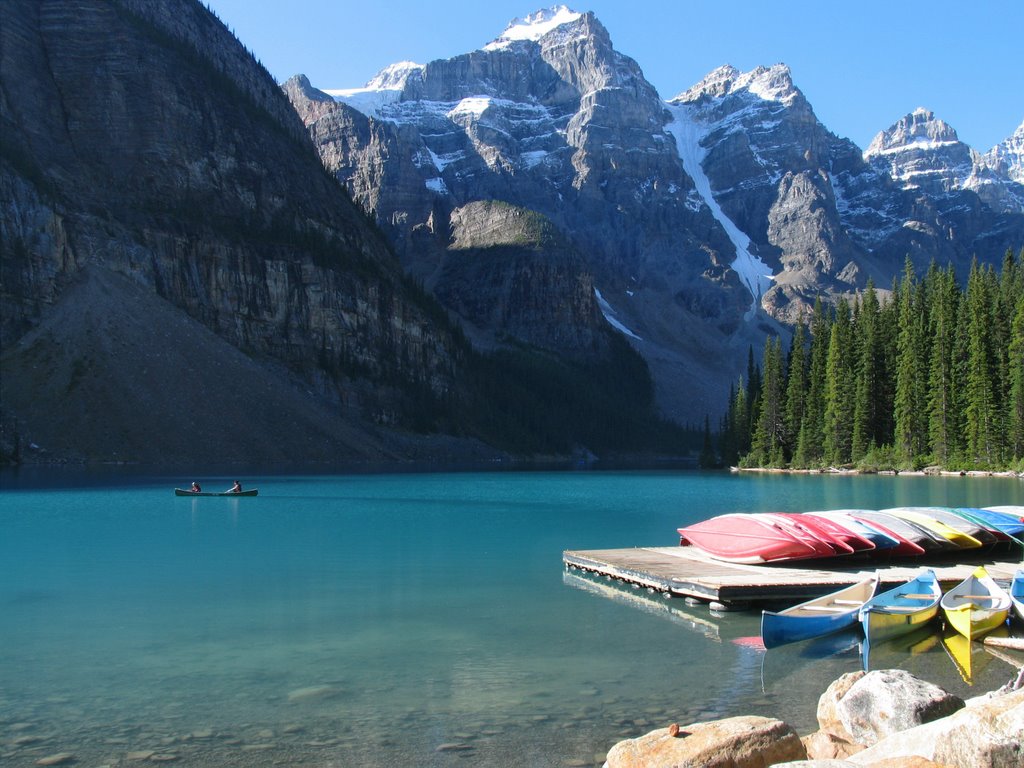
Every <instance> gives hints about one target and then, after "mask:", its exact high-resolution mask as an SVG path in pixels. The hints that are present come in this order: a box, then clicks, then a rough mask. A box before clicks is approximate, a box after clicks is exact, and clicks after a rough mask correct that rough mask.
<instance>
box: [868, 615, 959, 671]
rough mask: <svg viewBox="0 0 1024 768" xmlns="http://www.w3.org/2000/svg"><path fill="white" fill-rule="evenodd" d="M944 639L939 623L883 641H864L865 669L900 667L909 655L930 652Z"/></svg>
mask: <svg viewBox="0 0 1024 768" xmlns="http://www.w3.org/2000/svg"><path fill="white" fill-rule="evenodd" d="M941 641H942V630H941V628H939V626H938V624H927V625H925V626H922V627H919V628H917V629H915V630H913V631H911V632H908V633H907V634H905V635H896V636H895V637H890V638H888V639H886V640H882V641H881V642H874V643H872V642H868V641H865V642H864V646H865V647H864V670H865V671H868V670H871V669H891V668H894V667H899V666H900V665H901V664H902V663H903V662H904V661H905V660H906V657H907V656H919V655H921V654H924V653H928V652H929V651H931V650H932V649H933V648H935V646H937V645H938V644H939V643H940V642H941Z"/></svg>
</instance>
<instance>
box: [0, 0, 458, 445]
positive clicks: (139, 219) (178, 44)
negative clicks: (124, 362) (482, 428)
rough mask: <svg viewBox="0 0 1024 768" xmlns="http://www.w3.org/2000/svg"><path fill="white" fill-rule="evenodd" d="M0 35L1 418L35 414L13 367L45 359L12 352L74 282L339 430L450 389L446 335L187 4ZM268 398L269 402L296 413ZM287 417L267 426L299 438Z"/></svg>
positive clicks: (6, 26) (66, 17) (241, 436)
mask: <svg viewBox="0 0 1024 768" xmlns="http://www.w3.org/2000/svg"><path fill="white" fill-rule="evenodd" d="M0 35H2V41H0V43H2V44H0V56H2V61H0V64H2V68H0V71H2V80H3V93H4V96H3V99H2V100H0V120H2V132H3V154H2V156H0V164H2V165H0V171H2V172H0V243H2V248H3V252H2V260H0V262H2V286H3V287H2V291H3V300H2V301H0V344H2V347H3V352H4V361H3V369H4V377H3V388H4V389H3V407H4V409H5V411H13V412H14V413H16V414H17V413H20V412H22V411H24V410H28V409H31V408H33V407H36V405H35V404H33V402H32V397H33V395H32V394H31V387H29V384H30V383H31V381H32V372H31V370H29V369H26V368H23V367H22V366H21V363H22V362H25V361H28V360H30V359H36V358H39V357H40V355H42V354H44V350H43V349H42V347H39V348H37V349H35V350H33V348H32V345H33V344H44V337H46V336H47V334H43V335H39V334H37V335H35V336H32V337H29V338H26V333H28V332H29V331H30V330H31V329H33V328H35V327H38V326H39V324H40V323H43V322H45V321H47V318H50V321H49V325H48V328H49V330H48V332H47V333H48V337H49V338H70V336H72V335H74V333H75V329H74V328H73V327H72V326H71V325H68V326H67V327H65V329H64V330H63V331H62V330H60V329H56V328H55V327H54V325H53V323H55V322H56V319H57V318H58V317H61V318H64V320H63V322H65V323H67V324H73V323H75V321H76V318H75V317H74V316H73V314H72V313H69V312H61V311H60V305H61V303H62V302H63V301H64V300H65V298H66V297H68V296H70V295H71V294H69V287H70V286H73V285H76V284H78V283H79V282H80V276H81V275H83V274H84V273H85V272H86V271H90V272H91V274H93V275H94V276H95V275H98V274H100V273H101V272H104V271H106V272H111V273H117V274H120V275H123V276H125V278H127V280H128V281H129V283H130V284H131V286H133V287H131V288H127V289H125V290H126V291H127V293H126V294H125V295H129V294H131V295H134V293H133V292H139V291H141V292H142V294H146V293H147V292H148V294H149V295H151V296H152V297H153V299H154V301H158V302H159V303H160V304H161V305H162V306H166V307H169V308H176V309H177V310H178V311H184V312H185V313H186V314H187V315H188V316H189V317H191V318H192V319H193V320H194V321H197V322H198V323H199V324H200V325H201V326H204V327H205V328H207V329H209V330H210V331H212V335H211V336H210V337H209V339H208V341H209V345H208V346H207V347H206V348H205V349H204V350H203V352H202V354H199V355H197V356H198V357H200V358H204V359H205V357H206V356H207V355H206V352H207V351H209V352H211V353H212V352H213V350H214V349H216V348H217V344H220V343H224V344H226V345H228V346H229V347H231V348H233V349H235V350H239V351H241V352H242V353H244V355H246V356H248V357H250V358H253V359H258V360H260V361H263V362H265V363H269V364H271V365H272V366H273V365H276V366H278V367H279V369H280V371H281V373H282V374H283V375H282V376H280V377H277V376H271V377H269V378H270V379H274V380H275V381H278V380H280V381H282V382H283V381H287V380H288V379H289V377H294V379H295V380H294V381H293V382H292V383H290V384H288V386H289V387H295V388H297V389H298V391H306V392H309V391H312V392H313V393H314V394H315V396H316V397H317V398H320V399H321V401H322V402H321V406H319V407H323V408H326V409H327V410H328V411H330V410H332V409H333V410H334V411H335V413H337V414H339V416H340V417H341V418H343V419H344V418H352V419H356V420H358V421H362V422H365V423H366V424H372V423H373V422H394V421H401V419H402V417H403V414H404V413H407V412H408V407H409V406H408V405H407V404H406V403H405V399H406V393H407V392H410V391H426V392H431V393H433V394H434V395H435V396H438V397H443V396H445V395H446V393H447V392H449V391H450V390H451V388H452V386H453V382H454V378H455V370H456V367H457V365H458V357H459V355H460V354H462V352H460V348H459V347H458V345H457V344H456V343H455V342H454V341H453V338H452V335H451V330H450V326H449V325H448V324H447V323H445V322H438V315H439V314H440V313H439V312H438V310H437V307H436V305H435V304H434V302H433V301H429V300H426V299H425V298H424V297H422V296H421V295H420V294H419V292H417V291H416V290H413V289H411V287H410V285H409V284H408V283H407V281H406V280H405V279H404V277H403V275H402V273H401V268H400V266H399V264H398V263H397V262H396V260H395V259H394V257H393V256H392V254H391V253H390V252H389V248H388V246H387V245H386V244H385V243H384V242H383V241H382V240H381V239H380V237H379V235H378V234H377V233H376V232H375V231H374V230H373V228H372V227H370V226H369V225H368V223H367V222H366V220H365V217H364V215H363V214H362V212H361V211H360V210H359V209H358V208H357V207H356V206H354V205H353V204H352V203H351V201H350V200H349V199H348V197H347V196H346V194H345V193H344V191H343V190H342V189H340V188H339V187H338V185H337V183H336V181H335V180H334V179H333V178H331V177H330V176H329V175H327V174H325V173H324V172H323V168H322V165H321V163H320V159H319V157H318V156H317V154H316V152H315V150H314V149H313V148H312V147H311V146H310V143H309V140H308V136H307V135H306V133H305V131H304V128H303V126H302V124H301V122H300V121H299V120H298V118H297V117H296V115H295V113H294V110H292V109H291V108H290V106H289V103H288V101H287V99H286V98H285V97H284V96H283V94H282V93H281V91H280V89H279V88H278V87H277V85H276V83H274V81H273V79H272V78H271V77H270V76H269V74H268V73H267V72H266V71H265V70H264V69H263V68H262V67H260V66H259V65H258V64H257V63H256V62H255V60H254V59H253V57H252V56H251V55H250V54H248V53H247V52H246V51H245V50H244V49H243V48H242V47H241V46H240V45H239V43H238V42H237V40H235V39H234V38H233V37H232V36H231V34H230V33H229V32H228V31H227V29H225V28H224V26H223V25H222V24H220V22H218V21H217V20H216V19H215V18H214V17H213V16H212V15H211V14H210V13H209V12H208V11H207V10H206V9H205V8H203V7H202V6H201V5H200V4H198V3H191V2H174V1H172V0H158V1H157V2H148V0H147V2H142V1H141V0H119V2H113V3H111V2H100V1H99V0H83V1H82V2H75V3H68V2H59V1H57V0H44V1H42V2H32V1H30V0H15V1H14V2H10V3H7V4H5V7H4V23H3V25H2V29H0ZM140 62H144V65H140ZM94 268H95V269H94ZM81 279H84V278H81ZM86 282H88V281H86ZM107 284H109V285H117V286H119V287H118V289H117V290H118V291H120V290H121V289H122V287H123V285H122V283H121V282H119V281H107ZM155 314H160V313H155ZM160 316H161V317H162V316H163V315H162V314H160ZM152 319H153V318H152V317H145V318H139V322H140V324H143V325H144V324H149V323H150V322H151V321H152ZM150 330H152V331H153V332H154V334H155V335H154V336H153V338H154V339H159V338H160V329H159V328H151V329H150ZM118 332H119V329H117V328H115V329H114V330H113V331H112V333H113V334H115V336H116V334H117V333H118ZM195 338H196V339H197V342H196V343H203V344H207V340H206V338H205V337H201V336H198V335H197V336H196V337H195ZM80 341H82V342H83V343H85V342H86V340H85V339H84V338H82V339H80ZM107 341H109V342H110V343H112V344H113V345H114V346H116V344H117V341H116V338H111V339H108V340H107ZM15 342H18V347H17V349H16V350H15V349H14V344H15ZM96 343H97V344H99V342H98V341H97V342H96ZM154 343H157V344H159V343H160V342H159V341H154ZM101 352H102V350H101V349H100V348H99V346H97V347H95V348H94V349H90V348H83V349H80V350H77V351H76V353H78V354H79V356H80V357H82V358H83V359H88V358H89V356H90V354H91V353H95V354H96V355H99V354H100V353H101ZM65 362H66V363H68V364H69V365H70V364H71V363H72V362H73V361H71V360H70V359H69V360H66V361H65ZM82 365H86V363H82ZM78 371H79V374H80V375H82V376H84V375H85V372H86V368H83V367H79V369H78ZM268 381H269V379H268ZM234 390H235V393H236V397H238V396H241V397H243V398H255V399H252V400H247V402H257V401H258V399H259V398H260V397H262V394H265V393H261V394H257V393H251V392H248V391H247V390H246V389H245V388H244V387H243V388H242V389H241V390H240V389H239V386H238V382H236V383H235V385H234ZM82 391H83V390H80V389H76V388H71V389H70V390H68V391H66V392H62V393H60V394H61V395H62V396H64V397H70V398H72V401H70V402H64V401H61V405H62V407H63V410H64V415H65V417H67V419H71V421H67V420H65V422H64V423H62V424H61V425H57V424H50V425H49V426H48V427H47V428H46V430H45V431H46V432H47V433H48V434H51V433H59V432H60V431H61V430H62V429H63V430H71V431H72V432H73V433H77V434H83V433H85V432H86V431H87V429H88V425H87V423H86V421H85V420H79V421H78V422H74V420H73V419H72V415H73V414H75V413H81V414H85V413H86V412H87V411H89V410H90V409H92V410H96V409H97V408H98V404H96V403H93V404H92V405H89V404H86V403H85V402H82V403H78V404H76V403H75V402H74V400H73V399H74V397H75V396H76V392H82ZM217 391H220V390H219V389H218V390H217ZM122 394H124V395H125V396H126V397H127V396H129V395H130V394H131V393H130V392H125V393H122ZM281 394H282V396H281V397H272V398H271V400H273V401H275V402H277V403H278V404H279V405H280V406H281V407H288V406H286V404H287V403H289V402H294V401H295V397H294V396H293V394H291V393H289V394H287V395H285V394H284V393H283V392H282V393H281ZM111 395H112V396H115V397H116V393H111ZM125 405H126V407H128V408H131V407H134V408H135V410H136V413H137V414H139V413H145V412H146V405H145V403H143V402H134V403H126V404H125ZM218 405H220V406H221V407H222V409H223V412H224V413H233V412H235V411H236V410H238V409H236V408H232V407H231V404H230V403H229V402H227V401H220V402H219V403H218ZM44 407H45V406H44ZM213 410H217V409H216V407H214V408H213ZM242 411H243V413H244V409H242ZM301 411H302V409H301V408H300V409H298V410H295V409H291V410H289V411H288V412H287V413H286V414H283V415H282V416H283V418H284V421H285V422H288V421H293V422H294V423H296V424H299V423H307V421H308V416H309V414H308V413H307V414H306V415H305V416H303V415H302V414H301ZM85 418H86V417H85V416H84V415H83V416H82V419H85ZM222 426H229V427H230V428H232V429H234V430H236V432H235V440H236V442H237V443H238V444H240V445H244V444H245V442H246V440H247V438H252V440H251V442H252V443H253V444H262V443H263V442H265V441H264V439H263V438H264V437H265V431H264V430H265V427H264V426H263V425H261V424H259V423H258V422H256V421H255V420H253V419H246V418H245V417H244V415H243V416H242V417H241V418H239V419H237V420H235V421H233V423H231V424H230V425H225V423H224V422H222ZM335 439H340V436H339V435H337V434H336V435H335ZM329 442H330V441H329ZM360 442H361V441H359V440H357V445H358V444H359V443H360ZM333 445H334V446H335V448H337V447H338V446H339V443H337V442H334V443H333ZM292 447H294V448H296V449H297V451H298V453H297V456H302V455H303V452H302V449H301V447H299V446H294V445H293V446H292ZM353 447H354V446H353ZM327 453H328V455H329V454H330V451H327ZM293 455H296V454H293ZM314 455H317V456H322V455H323V453H322V452H321V451H320V450H319V449H318V450H317V451H316V452H315V454H314ZM260 456H264V457H265V458H266V457H267V456H265V455H264V454H260V453H255V454H252V455H251V458H258V457H260ZM106 458H115V457H114V456H110V455H109V454H107V455H106ZM116 458H121V459H132V458H140V457H139V456H138V455H134V456H125V455H123V454H119V455H118V456H117V457H116Z"/></svg>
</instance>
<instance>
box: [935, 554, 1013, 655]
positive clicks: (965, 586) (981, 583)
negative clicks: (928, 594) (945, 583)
mask: <svg viewBox="0 0 1024 768" xmlns="http://www.w3.org/2000/svg"><path fill="white" fill-rule="evenodd" d="M940 605H941V606H942V612H943V613H944V614H945V615H946V621H948V622H949V625H950V626H951V627H953V629H955V630H956V631H957V632H959V633H960V634H961V635H963V636H964V637H967V638H971V639H975V638H979V637H982V636H984V635H987V634H988V633H989V632H991V631H992V630H993V629H995V628H996V627H998V626H1000V625H1001V624H1002V623H1003V622H1005V621H1006V617H1007V615H1008V614H1009V612H1010V595H1009V594H1008V593H1007V591H1006V590H1005V589H1003V588H1002V587H1000V586H999V585H998V584H996V583H995V581H993V579H992V577H991V576H989V575H988V571H986V570H985V567H984V566H979V567H978V568H977V569H975V571H974V573H972V574H971V575H970V576H968V577H967V578H966V579H964V580H963V581H961V582H960V583H959V584H957V585H956V586H955V587H953V588H952V589H951V590H949V592H947V593H946V594H945V595H943V596H942V601H941V603H940Z"/></svg>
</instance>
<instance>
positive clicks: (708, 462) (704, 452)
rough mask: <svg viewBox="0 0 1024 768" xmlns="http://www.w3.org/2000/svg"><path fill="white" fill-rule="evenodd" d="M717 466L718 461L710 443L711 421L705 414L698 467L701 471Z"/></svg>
mask: <svg viewBox="0 0 1024 768" xmlns="http://www.w3.org/2000/svg"><path fill="white" fill-rule="evenodd" d="M717 464H718V459H717V457H716V456H715V447H714V445H713V444H712V442H711V419H710V417H709V416H708V415H707V414H705V415H704V443H703V445H702V446H701V450H700V467H701V469H711V468H712V467H714V466H716V465H717Z"/></svg>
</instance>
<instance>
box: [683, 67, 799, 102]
mask: <svg viewBox="0 0 1024 768" xmlns="http://www.w3.org/2000/svg"><path fill="white" fill-rule="evenodd" d="M742 90H746V91H747V92H749V93H752V94H753V95H755V96H758V97H759V98H761V99H764V100H765V101H778V102H781V103H783V104H789V103H791V102H792V100H793V99H794V98H796V96H797V95H798V94H799V91H798V90H797V88H796V86H794V85H793V76H792V74H791V73H790V71H789V67H787V66H786V65H785V64H775V65H773V66H771V67H757V68H756V69H752V70H751V71H750V72H740V71H739V70H738V69H736V67H733V66H731V65H729V64H726V65H724V66H721V67H719V68H718V69H715V70H713V71H712V72H710V73H708V75H707V76H706V77H705V78H704V79H703V80H701V81H700V82H699V83H697V84H696V85H695V86H693V87H692V88H690V89H689V90H687V91H683V92H682V93H680V94H679V95H678V96H676V97H675V98H674V99H671V100H670V101H671V102H672V103H673V104H680V103H683V104H685V103H690V102H693V101H697V100H698V99H700V98H701V97H708V98H722V97H723V96H728V95H729V94H730V93H735V92H736V91H742Z"/></svg>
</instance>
